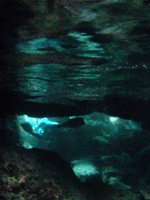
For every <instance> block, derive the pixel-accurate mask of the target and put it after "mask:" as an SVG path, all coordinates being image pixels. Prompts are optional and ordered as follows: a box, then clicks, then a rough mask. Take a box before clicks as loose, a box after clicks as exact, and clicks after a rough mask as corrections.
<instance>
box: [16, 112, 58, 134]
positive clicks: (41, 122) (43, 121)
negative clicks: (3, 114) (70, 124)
mask: <svg viewBox="0 0 150 200" xmlns="http://www.w3.org/2000/svg"><path fill="white" fill-rule="evenodd" d="M20 119H21V121H22V122H25V123H29V124H30V125H31V126H32V130H33V132H34V133H37V134H39V135H41V136H42V135H44V133H45V131H44V128H45V126H47V125H58V122H56V121H52V120H50V119H48V118H46V117H44V118H34V117H29V116H28V115H23V116H21V117H20Z"/></svg>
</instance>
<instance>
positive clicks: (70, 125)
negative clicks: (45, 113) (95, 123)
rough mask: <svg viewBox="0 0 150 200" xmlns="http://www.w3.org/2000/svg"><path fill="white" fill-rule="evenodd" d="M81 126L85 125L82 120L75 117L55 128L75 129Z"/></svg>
mask: <svg viewBox="0 0 150 200" xmlns="http://www.w3.org/2000/svg"><path fill="white" fill-rule="evenodd" d="M83 125H85V122H84V119H83V118H82V117H76V118H73V119H70V120H68V121H67V122H64V123H62V124H59V125H57V127H68V128H77V127H80V126H83Z"/></svg>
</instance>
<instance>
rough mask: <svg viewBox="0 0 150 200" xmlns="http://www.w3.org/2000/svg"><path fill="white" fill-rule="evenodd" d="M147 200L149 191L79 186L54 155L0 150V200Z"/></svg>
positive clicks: (92, 184)
mask: <svg viewBox="0 0 150 200" xmlns="http://www.w3.org/2000/svg"><path fill="white" fill-rule="evenodd" d="M96 199H97V200H101V199H102V200H149V199H150V189H149V190H148V188H145V190H143V189H142V190H141V191H138V190H135V191H133V190H120V189H117V188H111V187H109V186H108V185H104V184H103V183H102V182H101V181H100V180H89V181H87V182H84V183H81V182H80V181H79V180H78V179H77V178H76V177H75V176H74V174H73V172H72V171H71V170H70V168H69V167H68V166H67V165H66V164H65V162H64V161H63V160H62V159H61V158H60V157H59V156H58V155H57V154H55V153H53V152H49V151H45V150H37V149H32V150H26V149H22V148H19V147H6V146H5V147H4V146H3V145H2V146H1V147H0V200H96Z"/></svg>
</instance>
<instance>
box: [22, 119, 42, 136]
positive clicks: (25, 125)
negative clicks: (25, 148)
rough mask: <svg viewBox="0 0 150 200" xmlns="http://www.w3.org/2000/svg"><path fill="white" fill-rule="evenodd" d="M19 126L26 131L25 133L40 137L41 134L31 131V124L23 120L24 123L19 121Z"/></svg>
mask: <svg viewBox="0 0 150 200" xmlns="http://www.w3.org/2000/svg"><path fill="white" fill-rule="evenodd" d="M21 126H22V128H23V129H24V131H26V132H27V133H29V134H31V135H33V136H35V137H38V138H41V137H42V136H40V135H39V134H38V133H34V132H33V129H32V126H31V124H29V123H27V122H25V123H21Z"/></svg>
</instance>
